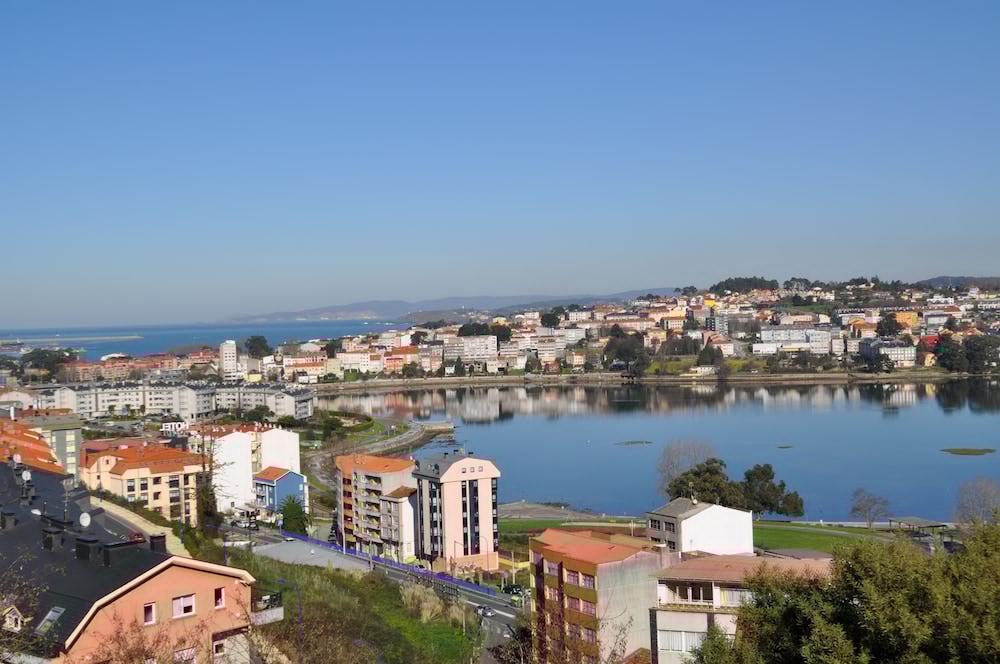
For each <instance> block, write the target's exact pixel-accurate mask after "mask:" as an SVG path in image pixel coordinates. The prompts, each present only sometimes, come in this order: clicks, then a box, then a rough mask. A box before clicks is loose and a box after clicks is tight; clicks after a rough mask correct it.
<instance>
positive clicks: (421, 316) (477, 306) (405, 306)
mask: <svg viewBox="0 0 1000 664" xmlns="http://www.w3.org/2000/svg"><path fill="white" fill-rule="evenodd" d="M647 293H652V294H653V295H672V294H673V293H674V289H673V288H644V289H641V290H632V291H624V292H621V293H609V294H606V295H594V294H577V295H475V296H468V297H443V298H438V299H434V300H419V301H416V302H407V301H405V300H368V301H365V302H351V303H350V304H332V305H329V306H326V307H317V308H315V309H301V310H299V311H276V312H274V313H269V314H255V315H248V316H238V317H235V318H233V319H232V320H233V321H234V322H240V323H263V322H276V321H291V320H398V321H403V320H413V321H416V320H420V321H423V320H434V319H438V318H461V317H464V316H467V315H468V314H469V313H471V312H474V311H492V312H497V313H503V312H510V311H513V310H516V309H531V308H536V307H546V308H548V307H555V306H558V305H560V304H562V305H566V304H574V303H575V304H593V303H595V302H620V301H623V300H630V299H633V298H636V297H639V296H641V295H645V294H647Z"/></svg>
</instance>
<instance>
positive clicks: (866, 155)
mask: <svg viewBox="0 0 1000 664" xmlns="http://www.w3.org/2000/svg"><path fill="white" fill-rule="evenodd" d="M998 28H1000V4H998V3H996V2H964V3H960V4H953V3H941V2H918V1H907V2H895V3H893V2H883V3H871V2H841V3H804V2H754V3H748V2H733V3H721V2H720V3H675V2H648V3H645V2H632V3H608V2H581V1H575V2H565V3H562V2H545V3H538V2H532V3H519V2H507V3H444V2H441V3H413V2H405V3H404V2H400V3H390V2H379V3H349V4H348V3H343V4H341V3H334V2H316V3H309V2H297V3H274V2H239V3H237V2H230V3H225V2H217V3H204V2H190V3H185V2H171V3H134V2H119V3H115V2H107V3H99V4H93V3H80V2H65V3H5V4H4V5H3V6H2V7H0V62H2V63H3V64H2V66H0V96H2V103H0V155H2V158H0V238H2V239H0V243H2V244H3V245H4V248H5V250H4V251H3V252H2V254H0V255H2V256H3V274H4V275H5V278H4V280H3V281H4V284H5V287H4V288H3V289H2V290H0V292H2V293H3V295H2V296H0V328H4V327H18V326H32V325H63V324H67V325H68V324H79V325H84V324H95V323H118V322H122V323H125V322H127V323H147V322H161V321H178V322H180V321H191V320H213V319H220V318H224V317H226V316H229V315H234V314H239V313H250V312H261V311H272V310H280V309H289V308H303V307H311V306H319V305H324V304H332V303H338V302H348V301H353V300H362V299H372V298H379V299H395V298H404V299H419V298H425V297H438V296H447V295H472V294H512V293H522V292H525V293H555V294H557V293H572V292H613V291H617V290H625V289H630V288H645V287H653V286H674V285H684V284H688V283H694V284H698V285H707V284H709V283H711V282H713V281H715V280H717V279H719V278H722V277H725V276H728V275H735V274H764V275H767V276H772V277H776V278H784V277H788V276H792V275H799V274H802V275H805V276H812V277H816V278H840V277H850V276H853V275H856V274H860V273H864V274H872V273H878V274H880V275H881V276H882V277H883V278H904V279H916V278H922V277H928V276H934V275H936V274H942V273H945V274H987V273H989V274H996V273H998V272H1000V261H998V260H997V256H998V249H1000V223H998V222H1000V220H998V212H1000V35H998Z"/></svg>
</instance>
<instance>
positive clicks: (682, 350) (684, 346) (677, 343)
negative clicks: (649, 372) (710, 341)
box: [656, 334, 701, 356]
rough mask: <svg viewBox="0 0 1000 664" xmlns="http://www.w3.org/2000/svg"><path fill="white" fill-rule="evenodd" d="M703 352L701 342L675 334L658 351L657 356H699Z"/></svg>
mask: <svg viewBox="0 0 1000 664" xmlns="http://www.w3.org/2000/svg"><path fill="white" fill-rule="evenodd" d="M699 350H701V342H700V341H698V340H697V339H692V338H691V337H689V336H687V335H686V334H675V335H673V336H671V337H669V338H667V340H666V341H664V342H663V343H662V344H660V347H659V348H657V349H656V354H657V355H661V356H670V355H697V354H698V351H699Z"/></svg>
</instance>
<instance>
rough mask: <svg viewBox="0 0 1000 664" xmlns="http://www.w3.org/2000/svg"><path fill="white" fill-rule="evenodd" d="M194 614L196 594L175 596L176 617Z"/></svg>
mask: <svg viewBox="0 0 1000 664" xmlns="http://www.w3.org/2000/svg"><path fill="white" fill-rule="evenodd" d="M192 615H194V595H181V596H180V597H175V598H174V618H183V617H184V616H192Z"/></svg>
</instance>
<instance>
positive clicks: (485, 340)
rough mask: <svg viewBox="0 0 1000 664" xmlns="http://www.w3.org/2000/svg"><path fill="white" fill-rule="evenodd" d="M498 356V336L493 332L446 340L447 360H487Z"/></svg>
mask: <svg viewBox="0 0 1000 664" xmlns="http://www.w3.org/2000/svg"><path fill="white" fill-rule="evenodd" d="M496 357H497V338H496V335H493V334H483V335H476V336H469V337H455V338H453V339H448V340H446V341H445V342H444V359H445V361H450V360H457V359H459V358H461V359H462V361H463V362H486V361H487V360H495V359H496Z"/></svg>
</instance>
